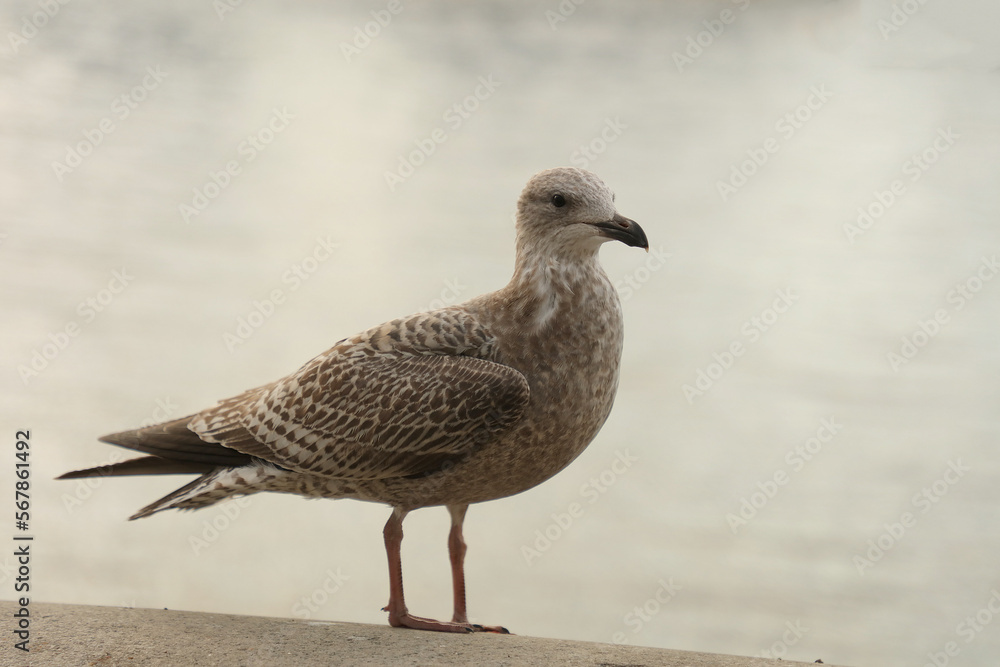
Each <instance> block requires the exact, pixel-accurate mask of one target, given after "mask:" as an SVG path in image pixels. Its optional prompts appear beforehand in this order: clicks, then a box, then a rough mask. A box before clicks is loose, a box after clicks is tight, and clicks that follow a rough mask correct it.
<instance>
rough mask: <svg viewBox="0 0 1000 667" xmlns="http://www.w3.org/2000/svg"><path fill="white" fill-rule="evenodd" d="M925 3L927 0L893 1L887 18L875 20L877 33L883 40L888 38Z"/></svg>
mask: <svg viewBox="0 0 1000 667" xmlns="http://www.w3.org/2000/svg"><path fill="white" fill-rule="evenodd" d="M926 4H927V0H902V2H900V3H893V5H892V12H890V13H889V16H888V18H881V19H879V20H878V21H876V22H875V26H876V27H877V28H878V31H879V34H880V35H882V39H883V40H887V39H889V38H890V37H891V36H892V35H894V34H896V33H897V32H899V30H900V29H901V28H902V27H903V26H904V25H906V24H907V23H909V22H910V17H912V16H913V15H914V14H916V13H917V12H919V11H920V9H921V8H922V7H923V6H924V5H926Z"/></svg>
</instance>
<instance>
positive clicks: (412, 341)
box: [59, 167, 649, 634]
mask: <svg viewBox="0 0 1000 667" xmlns="http://www.w3.org/2000/svg"><path fill="white" fill-rule="evenodd" d="M516 232H517V236H516V242H515V246H516V258H515V263H514V275H513V277H512V278H511V280H510V283H509V284H508V285H507V286H506V287H504V288H503V289H500V290H498V291H496V292H493V293H490V294H485V295H482V296H479V297H476V298H473V299H471V300H469V301H466V302H465V303H461V304H458V305H453V306H448V307H445V308H440V309H437V310H433V311H429V312H422V313H418V314H415V315H410V316H409V317H403V318H400V319H396V320H392V321H391V322H386V323H385V324H381V325H379V326H376V327H373V328H371V329H368V330H367V331H364V332H362V333H359V334H357V335H355V336H353V337H350V338H345V339H343V340H341V341H340V342H338V343H336V344H335V345H334V346H333V347H332V348H330V349H329V350H327V351H326V352H324V353H322V354H320V355H319V356H317V357H315V358H314V359H312V360H311V361H309V362H307V363H306V364H305V365H304V366H302V367H301V368H300V369H298V370H297V371H295V372H294V373H292V374H291V375H288V376H286V377H284V378H281V379H280V380H277V381H275V382H272V383H270V384H266V385H263V386H261V387H257V388H255V389H250V390H248V391H246V392H244V393H242V394H239V395H238V396H234V397H232V398H229V399H226V400H223V401H221V402H219V403H218V404H217V405H216V406H214V407H211V408H208V409H206V410H203V411H201V412H199V413H197V414H194V415H190V416H187V417H184V418H181V419H175V420H172V421H168V422H165V423H162V424H157V425H153V426H148V427H145V428H139V429H135V430H131V431H125V432H122V433H115V434H112V435H107V436H104V437H102V438H100V440H101V441H103V442H106V443H109V444H113V445H118V446H121V447H126V448H128V449H131V450H135V451H138V452H142V453H144V454H145V456H142V457H140V458H134V459H130V460H127V461H124V462H121V463H115V464H111V465H105V466H100V467H96V468H90V469H88V470H78V471H75V472H69V473H66V474H65V475H62V476H61V477H60V478H59V479H73V478H80V477H92V476H108V475H161V474H191V473H195V474H198V475H200V476H199V477H198V478H197V479H195V480H194V481H192V482H191V483H190V484H187V485H185V486H183V487H181V488H179V489H177V490H176V491H174V492H173V493H170V494H169V495H167V496H165V497H163V498H161V499H160V500H157V501H156V502H154V503H152V504H151V505H148V506H147V507H144V508H143V509H141V510H139V511H138V512H136V513H135V514H134V515H133V516H132V517H130V519H140V518H143V517H147V516H150V515H151V514H155V513H157V512H161V511H163V510H167V509H199V508H203V507H207V506H209V505H213V504H215V503H218V502H220V501H223V500H226V499H228V498H232V497H235V496H243V495H249V494H252V493H258V492H261V491H272V492H277V493H291V494H297V495H301V496H305V497H308V498H353V499H356V500H362V501H369V502H377V503H383V504H388V505H389V506H391V507H392V514H391V515H390V516H389V519H388V521H387V522H386V524H385V528H384V530H383V536H384V539H385V549H386V555H387V557H388V561H389V603H388V604H387V605H386V606H385V607H384V608H383V611H387V612H388V614H389V618H388V620H389V624H390V625H392V626H394V627H407V628H414V629H419V630H435V631H443V632H495V633H504V634H506V633H507V630H506V629H505V628H503V627H501V626H483V625H478V624H472V623H470V622H469V619H468V615H467V611H466V599H465V574H464V561H465V554H466V544H465V540H464V539H463V536H462V525H463V523H464V520H465V514H466V511H467V510H468V507H469V505H471V504H473V503H481V502H484V501H488V500H495V499H498V498H504V497H506V496H511V495H514V494H517V493H520V492H522V491H525V490H527V489H530V488H532V487H534V486H536V485H538V484H540V483H542V482H544V481H545V480H547V479H549V478H550V477H552V476H553V475H555V474H556V473H558V472H559V471H560V470H562V469H563V468H565V467H566V466H567V465H569V463H570V462H572V461H573V460H574V459H575V458H576V457H577V456H578V455H579V454H580V453H581V452H582V451H583V450H584V449H585V448H586V447H587V445H588V444H590V442H591V441H592V440H593V439H594V437H595V436H596V435H597V433H598V431H599V430H600V429H601V426H602V425H603V424H604V422H605V420H607V418H608V415H609V414H610V412H611V406H612V403H613V402H614V398H615V392H616V391H617V388H618V376H619V364H620V360H621V354H622V340H623V321H622V307H621V302H620V300H619V298H618V293H617V291H616V289H615V287H614V285H613V284H612V283H611V281H610V280H609V279H608V276H607V275H606V274H605V272H604V270H603V269H602V267H601V265H600V262H599V261H598V250H599V249H600V247H601V245H602V244H604V243H605V242H607V241H620V242H622V243H624V244H625V245H627V246H633V247H639V248H643V249H645V250H646V251H647V252H648V250H649V243H648V242H647V240H646V235H645V233H644V232H643V230H642V228H641V227H640V226H639V225H638V224H637V223H636V222H634V221H633V220H630V219H628V218H626V217H623V216H622V215H620V214H619V213H618V212H617V211H616V209H615V205H614V195H613V193H612V192H611V190H610V189H609V188H608V187H607V186H606V185H605V184H604V183H603V182H602V181H601V180H600V179H599V178H598V177H597V176H595V175H594V174H592V173H590V172H588V171H584V170H582V169H577V168H575V167H561V168H556V169H549V170H546V171H543V172H540V173H538V174H536V175H535V176H533V177H532V178H531V179H530V180H529V181H528V184H527V185H526V186H525V188H524V191H523V192H522V193H521V196H520V198H519V200H518V202H517V217H516ZM441 505H443V506H445V507H447V508H448V512H449V513H450V515H451V530H450V532H449V535H448V553H449V557H450V560H451V572H452V586H453V594H454V614H453V616H452V618H451V621H438V620H434V619H429V618H422V617H419V616H414V615H411V614H410V613H409V611H408V610H407V608H406V604H405V602H404V598H403V571H402V562H401V558H400V545H401V544H402V540H403V519H404V518H405V517H406V515H407V514H408V513H409V512H411V511H413V510H416V509H420V508H423V507H434V506H441Z"/></svg>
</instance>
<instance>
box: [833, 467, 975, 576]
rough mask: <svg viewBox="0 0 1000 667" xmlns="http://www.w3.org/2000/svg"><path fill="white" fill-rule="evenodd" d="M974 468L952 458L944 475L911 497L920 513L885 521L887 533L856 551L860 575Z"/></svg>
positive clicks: (855, 561)
mask: <svg viewBox="0 0 1000 667" xmlns="http://www.w3.org/2000/svg"><path fill="white" fill-rule="evenodd" d="M971 470H972V468H970V467H969V466H966V465H963V464H962V459H955V460H954V461H948V467H947V468H946V469H945V471H944V473H943V474H942V475H941V477H940V478H938V479H936V480H934V481H933V482H931V483H930V484H928V485H927V486H925V487H923V488H922V489H920V491H918V492H917V493H915V494H913V497H911V498H910V504H911V505H912V506H913V508H914V509H915V510H918V511H919V514H914V513H913V512H911V511H906V512H903V513H902V514H900V515H899V519H898V520H897V521H894V522H893V523H885V524H882V527H883V528H884V530H883V532H882V533H881V534H880V535H879V536H878V537H876V538H874V539H871V540H868V542H867V544H866V546H867V547H868V548H867V550H865V551H864V552H862V553H858V554H855V555H854V557H853V558H852V559H851V562H852V563H853V564H854V567H855V568H857V570H858V574H859V575H860V576H862V577H863V576H865V570H867V569H868V568H871V567H874V565H875V563H877V562H879V561H880V560H882V559H883V558H884V557H885V555H886V554H887V553H888V552H889V551H890V550H891V549H892V548H893V547H894V546H896V545H897V544H899V543H900V541H902V539H903V537H904V536H905V535H906V532H907V531H908V530H910V529H911V528H913V527H914V526H916V525H917V522H918V521H919V520H920V516H923V515H925V514H927V513H928V512H930V511H931V510H932V509H933V508H934V506H935V505H937V504H938V503H939V502H941V499H942V498H944V497H945V496H946V495H948V492H949V491H950V490H951V487H953V486H954V485H955V484H958V482H959V481H960V480H961V479H962V478H963V477H965V474H966V473H967V472H970V471H971Z"/></svg>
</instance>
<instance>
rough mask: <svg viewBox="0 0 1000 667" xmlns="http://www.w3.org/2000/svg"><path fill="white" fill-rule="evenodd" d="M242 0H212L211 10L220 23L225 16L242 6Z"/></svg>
mask: <svg viewBox="0 0 1000 667" xmlns="http://www.w3.org/2000/svg"><path fill="white" fill-rule="evenodd" d="M243 1H244V0H212V9H214V10H215V15H216V16H218V17H219V20H220V21H225V20H226V14H232V13H233V12H235V11H236V10H237V9H239V8H240V7H242V6H243Z"/></svg>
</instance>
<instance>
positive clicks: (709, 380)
mask: <svg viewBox="0 0 1000 667" xmlns="http://www.w3.org/2000/svg"><path fill="white" fill-rule="evenodd" d="M775 294H776V295H777V298H775V299H774V301H772V302H771V305H770V306H769V307H767V308H765V309H764V310H762V311H760V314H758V315H754V316H753V317H751V318H750V319H748V320H747V321H746V322H744V323H743V325H742V326H741V327H740V334H742V336H743V338H736V339H734V340H733V341H732V342H731V343H729V345H727V346H726V347H725V349H724V350H722V352H713V353H712V359H713V361H712V362H710V363H709V364H708V365H707V366H705V367H704V368H699V369H698V370H697V372H696V373H695V379H694V382H693V383H688V384H683V385H681V391H682V392H683V393H684V398H685V399H687V402H688V405H694V399H695V398H697V397H699V396H704V395H705V394H706V393H707V392H708V391H709V390H710V389H711V388H712V387H713V386H715V383H716V382H718V381H719V380H720V379H721V378H722V376H723V375H725V374H726V371H728V370H729V369H730V368H732V367H733V364H735V363H736V360H737V359H738V358H740V357H742V356H743V355H744V354H745V353H746V351H747V349H748V346H749V345H752V344H754V343H756V342H757V341H759V340H760V339H761V336H763V335H764V334H765V333H767V332H768V331H770V330H771V327H773V326H774V324H775V323H776V322H777V321H778V320H779V319H780V318H781V316H782V315H784V314H785V313H787V312H788V309H789V308H791V307H792V305H793V304H794V303H795V302H796V301H798V300H799V295H798V294H795V293H793V292H792V290H791V288H786V289H783V290H778V291H776V292H775ZM744 339H746V342H744Z"/></svg>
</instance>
